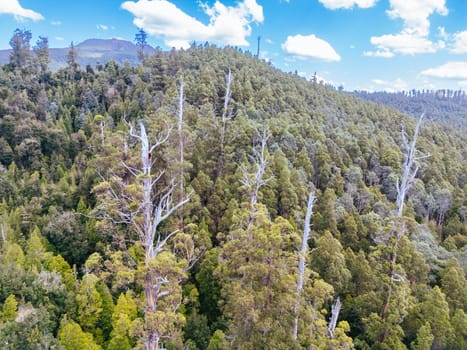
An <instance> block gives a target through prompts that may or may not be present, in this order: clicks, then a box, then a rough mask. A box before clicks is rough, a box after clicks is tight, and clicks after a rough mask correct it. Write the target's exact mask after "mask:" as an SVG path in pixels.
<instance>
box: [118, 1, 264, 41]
mask: <svg viewBox="0 0 467 350" xmlns="http://www.w3.org/2000/svg"><path fill="white" fill-rule="evenodd" d="M200 6H201V8H202V9H203V11H204V12H205V14H206V15H208V16H209V23H208V24H204V23H202V22H200V21H199V20H198V19H196V18H194V17H192V16H190V15H188V14H186V13H185V12H183V11H182V10H181V9H179V8H178V7H177V6H175V5H174V4H173V3H171V2H170V1H167V0H158V1H150V0H138V1H136V2H134V1H126V2H124V3H122V5H121V7H122V8H123V9H124V10H127V11H129V12H131V13H132V14H133V15H134V16H135V18H134V20H133V23H134V24H135V25H136V26H137V27H139V28H143V29H144V30H145V31H146V32H147V33H148V34H150V35H154V36H160V37H163V38H164V42H165V44H166V45H168V46H173V47H177V48H180V47H182V48H187V47H189V45H190V42H191V41H201V42H203V41H209V42H212V43H217V44H223V45H234V46H248V45H249V44H248V41H247V40H246V38H247V37H248V36H250V35H251V23H262V22H263V21H264V16H263V8H262V6H261V5H258V3H257V2H256V0H243V1H241V2H239V3H238V4H237V5H236V6H226V5H224V4H223V3H221V2H220V1H216V2H215V3H214V5H213V6H212V7H210V6H209V5H207V4H201V5H200Z"/></svg>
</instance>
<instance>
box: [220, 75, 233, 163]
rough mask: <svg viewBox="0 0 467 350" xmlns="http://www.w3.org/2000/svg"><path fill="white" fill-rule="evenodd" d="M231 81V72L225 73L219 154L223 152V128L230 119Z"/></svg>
mask: <svg viewBox="0 0 467 350" xmlns="http://www.w3.org/2000/svg"><path fill="white" fill-rule="evenodd" d="M231 83H232V72H231V71H230V68H229V72H228V73H227V75H226V77H225V97H224V110H223V112H222V125H221V155H223V154H224V143H225V129H226V124H227V121H228V120H230V119H231V115H230V114H229V112H228V108H229V102H230V97H231V92H230V84H231Z"/></svg>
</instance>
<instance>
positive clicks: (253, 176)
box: [240, 129, 272, 226]
mask: <svg viewBox="0 0 467 350" xmlns="http://www.w3.org/2000/svg"><path fill="white" fill-rule="evenodd" d="M260 137H261V138H260V141H259V145H256V146H254V147H253V155H252V156H251V159H252V163H253V172H251V171H249V169H248V167H246V166H244V165H242V166H241V170H242V178H241V179H240V182H241V183H242V184H243V185H245V186H246V187H247V189H248V190H249V191H250V202H249V204H250V217H249V220H248V226H250V225H251V224H252V223H253V218H254V215H255V207H256V204H257V203H258V192H259V190H260V188H261V187H262V186H264V185H266V184H267V183H268V182H269V181H270V180H271V179H272V177H269V178H264V172H265V171H266V167H267V165H268V158H267V154H266V150H267V141H268V139H269V137H270V134H269V131H268V130H267V129H264V130H263V133H262V135H261V136H260Z"/></svg>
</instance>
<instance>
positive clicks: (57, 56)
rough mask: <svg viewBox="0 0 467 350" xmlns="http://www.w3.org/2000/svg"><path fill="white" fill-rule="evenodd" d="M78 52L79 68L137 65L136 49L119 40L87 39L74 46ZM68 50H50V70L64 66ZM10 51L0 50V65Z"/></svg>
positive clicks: (132, 45) (134, 46) (130, 44)
mask: <svg viewBox="0 0 467 350" xmlns="http://www.w3.org/2000/svg"><path fill="white" fill-rule="evenodd" d="M75 48H76V50H77V52H78V63H79V64H80V66H81V67H86V65H88V64H90V65H92V66H95V65H96V64H98V63H103V64H105V63H106V62H108V61H110V60H113V61H115V62H117V63H118V64H123V63H124V62H125V61H126V60H128V61H129V62H130V63H131V64H136V63H138V55H137V52H138V47H137V46H136V45H135V44H133V43H132V42H130V41H126V40H120V39H88V40H85V41H83V42H82V43H79V44H77V45H76V46H75ZM69 50H70V48H69V47H65V48H51V49H50V65H49V67H50V69H51V70H53V71H54V70H57V69H60V68H63V67H65V66H66V64H67V63H66V55H67V54H68V52H69ZM154 51H155V50H154V48H152V47H150V46H147V47H146V48H145V52H146V54H152V53H154ZM10 52H11V50H0V64H4V63H8V62H9V57H10Z"/></svg>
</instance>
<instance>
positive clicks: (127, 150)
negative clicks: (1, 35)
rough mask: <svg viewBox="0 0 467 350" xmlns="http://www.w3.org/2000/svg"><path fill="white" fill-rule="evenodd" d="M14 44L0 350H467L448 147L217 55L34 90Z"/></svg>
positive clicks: (347, 99)
mask: <svg viewBox="0 0 467 350" xmlns="http://www.w3.org/2000/svg"><path fill="white" fill-rule="evenodd" d="M27 34H28V33H27V32H24V31H21V30H18V31H16V32H15V35H14V36H13V38H12V40H11V44H12V48H13V51H12V53H11V56H10V62H9V63H8V64H5V65H3V66H1V67H0V232H1V236H0V349H11V350H12V349H21V350H24V349H65V350H75V349H92V350H97V349H108V350H126V349H151V350H153V349H163V348H164V349H190V350H195V349H199V350H201V349H209V350H215V349H217V350H221V349H388V350H389V349H414V350H415V349H458V350H462V349H466V348H467V316H466V311H467V310H466V307H467V282H466V278H465V272H466V270H465V269H466V267H467V250H466V247H467V224H466V216H467V202H466V196H465V194H466V191H467V178H466V176H467V162H466V156H467V154H466V151H467V150H466V148H465V145H466V144H467V133H465V130H462V129H458V128H455V127H450V126H447V125H445V124H438V123H436V122H434V121H432V120H430V115H429V111H427V114H426V115H425V117H424V118H420V119H418V116H417V118H413V117H411V116H408V115H405V114H402V113H401V112H397V111H395V110H393V109H391V108H388V107H384V106H381V105H377V104H374V103H370V102H365V101H363V100H362V99H359V98H356V97H354V96H351V95H350V94H347V93H344V92H340V91H336V90H334V89H331V88H329V87H327V86H324V85H323V84H319V83H317V82H314V81H306V80H305V79H302V78H299V77H297V76H296V75H293V74H286V73H284V72H281V71H279V70H277V69H275V68H273V67H271V66H270V65H268V64H267V63H265V62H262V61H260V60H258V59H256V58H255V57H254V56H253V55H251V54H250V53H244V52H242V51H240V50H238V49H235V48H230V47H225V48H217V47H215V46H211V45H208V44H205V45H197V44H193V45H192V47H191V48H189V49H187V50H179V51H178V50H172V51H168V52H166V51H161V50H157V51H156V52H155V53H154V54H152V55H147V56H145V57H144V56H143V57H141V63H140V64H139V65H137V66H132V65H130V64H129V63H127V64H124V65H118V64H116V63H115V62H112V61H110V62H107V63H102V64H100V65H97V66H95V67H92V66H87V67H81V66H79V65H78V64H77V63H76V52H74V48H73V47H71V48H70V52H69V53H68V55H67V62H68V65H67V67H66V68H64V69H61V70H58V71H56V72H51V71H50V70H49V69H48V57H49V56H48V43H47V40H46V38H40V39H39V41H38V43H37V45H36V46H34V48H33V49H32V50H31V48H30V44H29V41H30V39H31V36H30V33H29V35H27ZM417 120H418V122H417ZM416 126H417V127H416Z"/></svg>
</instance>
